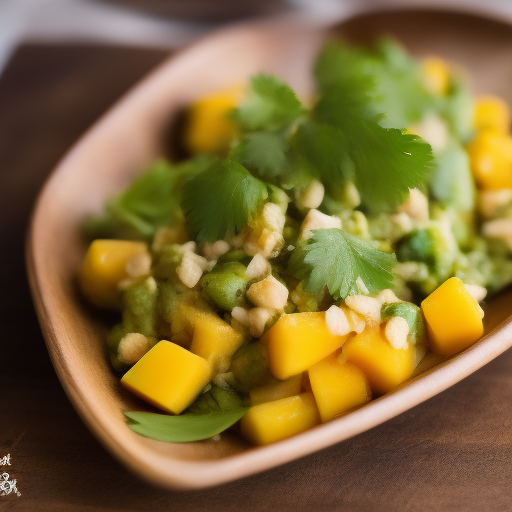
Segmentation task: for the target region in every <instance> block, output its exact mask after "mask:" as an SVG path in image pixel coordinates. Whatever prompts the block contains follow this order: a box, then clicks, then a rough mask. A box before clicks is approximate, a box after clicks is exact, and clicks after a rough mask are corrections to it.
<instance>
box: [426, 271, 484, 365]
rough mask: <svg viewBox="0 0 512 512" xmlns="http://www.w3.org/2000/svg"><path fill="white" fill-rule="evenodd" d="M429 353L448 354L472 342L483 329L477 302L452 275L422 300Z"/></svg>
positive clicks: (478, 336) (480, 334)
mask: <svg viewBox="0 0 512 512" xmlns="http://www.w3.org/2000/svg"><path fill="white" fill-rule="evenodd" d="M421 309H422V311H423V314H424V315H425V320H426V322H427V329H428V339H429V343H430V348H431V350H432V352H435V353H436V354H441V355H444V356H450V355H453V354H456V353H457V352H460V351H461V350H464V349H465V348H467V347H469V345H471V344H472V343H474V342H475V341H476V340H477V339H478V338H480V336H482V334H483V332H484V328H483V323H482V313H481V308H480V306H479V305H478V302H477V301H476V300H475V299H474V298H473V297H472V296H471V295H470V293H469V292H468V291H467V290H466V288H465V287H464V284H463V283H462V281H461V280H460V279H458V278H456V277H452V278H451V279H448V280H447V281H445V282H444V283H443V284H442V285H441V286H440V287H439V288H437V289H436V290H434V291H433V292H432V293H431V294H430V295H429V296H428V297H427V298H426V299H425V300H424V301H423V302H422V303H421Z"/></svg>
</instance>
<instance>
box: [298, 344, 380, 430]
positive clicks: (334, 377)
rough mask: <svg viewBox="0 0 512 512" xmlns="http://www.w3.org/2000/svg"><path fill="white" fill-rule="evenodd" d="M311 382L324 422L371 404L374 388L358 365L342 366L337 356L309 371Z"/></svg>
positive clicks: (321, 362)
mask: <svg viewBox="0 0 512 512" xmlns="http://www.w3.org/2000/svg"><path fill="white" fill-rule="evenodd" d="M308 374H309V381H310V382H311V388H312V390H313V395H314V397H315V401H316V405H317V407H318V410H319V412H320V417H321V418H322V421H323V422H325V421H329V420H330V419H332V418H334V417H335V416H338V415H339V414H342V413H344V412H346V411H348V410H350V409H353V408H354V407H357V406H358V405H361V404H364V403H366V402H368V401H369V400H371V398H372V392H371V389H370V384H369V382H368V379H367V378H366V376H365V375H364V373H363V372H362V371H361V370H360V369H359V368H358V367H357V366H355V365H353V364H351V363H348V362H340V361H339V354H338V352H335V353H334V354H331V355H330V356H327V357H326V358H325V359H322V360H321V361H320V362H318V363H316V364H315V365H314V366H312V367H311V368H310V369H309V370H308Z"/></svg>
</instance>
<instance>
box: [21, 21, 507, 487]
mask: <svg viewBox="0 0 512 512" xmlns="http://www.w3.org/2000/svg"><path fill="white" fill-rule="evenodd" d="M332 34H335V35H342V36H344V37H347V38H349V39H351V40H354V41H358V42H360V41H368V40H371V39H374V38H375V37H376V36H380V35H383V34H388V35H392V36H393V37H396V38H398V39H399V40H400V41H401V42H402V43H403V44H404V45H405V46H406V47H407V48H408V49H409V50H410V51H411V52H412V53H413V54H414V55H417V56H424V55H430V54H435V55H440V56H442V57H445V58H447V59H449V60H451V61H454V62H458V63H460V64H461V65H462V66H465V67H466V68H467V69H468V70H469V74H470V77H471V82H472V87H473V89H474V91H475V92H477V93H478V92H487V93H493V94H498V95H501V96H502V97H504V98H505V99H506V100H508V101H509V102H511V101H512V89H510V87H509V84H510V80H509V78H510V77H511V76H512V61H511V60H510V59H509V55H510V52H511V50H512V29H511V28H510V26H509V25H506V24H503V23H499V22H495V21H490V20H485V19H482V18H477V17H473V16H468V15H462V14H448V13H434V12H428V13H426V12H392V13H385V14H372V15H365V16H360V17H357V18H354V19H352V20H351V21H348V22H346V23H343V24H341V25H339V26H337V27H335V29H333V30H332V31H331V32H330V33H327V32H326V31H324V30H322V29H319V28H315V27H311V26H308V25H304V24H303V25H300V24H299V25H293V26H290V25H284V26H279V25H273V24H267V25H248V26H245V27H242V28H235V29H231V30H230V31H229V32H226V33H224V34H220V35H217V36H214V37H212V38H210V39H209V40H208V41H206V42H203V43H200V44H198V45H196V46H195V47H193V48H192V49H190V50H188V51H187V52H185V53H184V54H182V55H181V56H179V57H178V58H176V59H174V60H172V61H169V62H166V63H164V64H163V66H161V67H160V68H159V69H158V70H156V71H155V72H154V73H153V74H152V75H151V76H150V77H149V78H148V79H146V80H145V81H144V82H143V83H142V84H141V85H139V86H138V87H137V88H136V89H134V91H133V92H132V93H130V94H129V95H128V96H127V97H126V98H124V99H123V100H122V101H121V102H120V103H119V104H118V105H117V106H116V107H115V108H114V109H113V110H111V111H110V112H109V113H108V114H107V115H106V116H105V117H103V118H102V119H101V120H100V121H99V122H98V123H97V124H96V125H95V126H94V127H93V128H92V129H91V130H90V131H89V132H88V133H87V134H86V136H85V137H84V138H82V140H81V141H80V142H79V143H78V144H77V145H76V146H75V147H74V148H73V149H72V150H71V152H70V153H68V155H67V156H66V157H65V159H64V160H63V161H62V162H61V164H60V165H59V166H58V168H57V169H56V171H55V172H54V174H53V175H52V177H51V179H50V180H49V181H48V183H47V184H46V186H45V188H44V190H43V192H42V194H41V196H40V199H39V202H38V204H37V207H36V210H35V213H34V218H33V224H32V229H31V236H30V240H29V242H30V243H29V244H28V265H29V275H30V279H31V285H32V290H33V295H34V299H35V302H36V306H37V310H38V314H39V318H40V322H41V325H42V328H43V331H44V334H45V338H46V341H47V346H48V350H49V353H50V356H51V357H52V361H53V364H54V366H55V368H56V370H57V372H58V375H59V378H60V380H61V382H62V383H63V386H64V388H65V390H66V392H67V393H68V395H69V397H70V399H71V400H72V402H73V404H74V405H75V407H76V409H77V411H78V412H79V414H80V415H81V416H82V417H83V419H84V420H85V421H86V423H87V424H88V425H89V427H90V428H91V430H92V431H93V432H94V433H95V435H96V436H97V437H98V438H99V439H100V440H101V441H102V442H103V443H104V444H105V445H106V446H107V448H109V449H110V451H111V452H112V453H113V454H115V455H116V456H117V457H118V458H119V459H120V460H121V461H123V462H124V463H125V464H126V465H127V466H128V467H130V468H131V469H133V470H134V471H136V472H138V473H139V474H140V475H141V476H143V477H144V478H146V479H149V480H151V481H153V482H155V483H159V484H162V485H167V486H173V487H203V486H207V485H213V484H217V483H220V482H224V481H228V480H231V479H235V478H239V477H241V476H245V475H247V474H250V473H254V472H257V471H260V470H263V469H267V468H269V467H272V466H275V465H278V464H280V463H283V462H286V461H289V460H292V459H294V458H297V457H299V456H302V455H305V454H307V453H311V452H312V451H315V450H317V449H320V448H323V447H325V446H328V445H330V444H333V443H335V442H338V441H341V440H342V439H345V438H348V437H350V436H352V435H355V434H357V433H359V432H362V431H364V430H366V429H368V428H371V427H372V426H374V425H376V424H378V423H380V422H382V421H385V420H386V419H389V418H390V417H392V416H394V415H396V414H399V413H400V412H402V411H404V410H406V409H408V408H410V407H412V406H414V405H416V404H417V403H419V402H421V401H423V400H425V399H427V398H429V397H430V396H432V395H433V394H435V393H437V392H439V391H441V390H443V389H446V388H447V387H448V386H450V385H452V384H453V383H455V382H457V381H458V380H460V379H461V378H463V377H464V376H466V375H468V374H469V373H471V372H472V371H474V370H476V369H477V368H479V367H480V366H482V365H483V364H485V362H487V361H489V360H491V359H492V358H493V357H496V355H498V354H499V353H501V352H503V351H504V350H505V349H506V348H508V346H509V345H510V339H511V338H512V336H510V333H509V330H510V329H508V328H507V325H508V324H506V325H504V324H503V322H504V321H505V320H507V318H508V316H509V314H510V311H509V307H508V304H509V303H510V302H509V301H510V293H504V294H502V295H501V296H500V297H498V298H497V299H495V300H494V301H493V302H492V303H490V304H489V305H488V306H487V310H486V312H487V315H486V332H487V333H489V332H491V335H490V336H487V337H486V338H484V339H483V340H481V341H480V342H478V343H477V344H476V345H475V346H474V347H472V348H470V349H468V350H467V351H465V352H464V353H462V354H460V355H458V356H455V357H453V358H451V359H449V360H445V359H442V358H438V357H434V356H429V357H427V358H425V360H424V361H423V362H422V364H421V365H420V367H419V368H418V370H417V374H416V377H414V378H413V379H412V380H411V381H409V382H408V383H406V384H405V385H403V386H401V387H400V388H399V389H397V390H396V391H394V392H392V393H390V394H388V395H386V396H384V397H381V398H379V399H378V400H375V401H373V402H371V403H370V404H368V405H366V406H364V407H362V408H360V409H358V410H356V411H354V412H351V413H349V414H347V415H345V416H343V417H341V418H339V419H336V420H334V421H332V422H330V423H328V424H325V425H322V426H319V427H317V428H315V429H313V430H311V431H309V432H306V433H304V434H301V435H299V436H296V437H295V438H292V439H289V440H286V441H283V442H281V443H277V444H276V445H272V446H268V447H263V448H253V447H250V446H249V445H248V444H247V443H246V442H245V441H243V440H242V439H241V438H240V437H238V436H237V435H236V434H234V433H229V432H228V433H226V434H223V435H222V438H221V441H218V442H216V441H204V442H199V443H188V444H171V443H162V442H158V441H153V440H150V439H146V438H143V437H141V436H138V435H136V434H135V433H133V432H131V431H130V430H129V429H128V428H127V427H126V425H125V424H124V419H123V411H127V410H134V409H135V410H142V409H145V408H146V406H145V405H144V403H143V402H141V401H139V400H138V399H136V398H135V397H133V396H132V395H131V394H130V393H129V392H127V391H126V390H125V389H124V388H122V387H121V385H120V383H119V379H118V378H117V377H116V376H115V375H114V374H113V372H112V371H111V370H110V367H109V364H108V362H107V358H106V353H105V348H104V345H105V344H104V338H103V337H104V334H105V324H104V322H103V321H102V320H101V319H99V318H98V316H97V315H96V314H95V312H94V311H92V310H91V309H90V308H89V307H88V306H87V305H86V304H85V303H84V302H83V301H82V299H81V298H80V296H79V294H78V292H77V289H76V282H75V276H76V273H77V269H78V268H79V264H80V261H81V258H82V257H83V254H84V250H85V244H84V240H83V238H82V236H81V231H80V224H81V221H82V219H83V217H84V215H85V214H87V213H90V212H92V211H99V210H100V209H101V207H102V205H103V203H104V201H105V199H106V198H107V197H108V196H109V195H111V194H112V193H115V192H116V191H119V190H121V189H122V188H123V187H124V186H125V185H126V184H127V183H128V182H129V180H130V178H131V177H132V176H133V175H134V174H136V173H137V172H139V171H140V170H141V169H142V168H144V166H145V165H146V164H148V163H149V162H151V161H152V160H153V159H154V158H155V157H157V156H160V155H162V154H167V153H168V149H167V148H168V143H167V142H168V136H169V130H168V127H169V125H170V124H171V125H172V121H173V120H174V119H176V116H177V115H178V113H179V111H180V110H181V109H182V108H183V106H185V105H186V104H187V103H189V102H190V101H191V100H193V99H194V98H195V97H198V96H200V95H201V94H204V93H206V92H210V91H213V90H215V89H218V88H220V87H222V86H224V85H227V84H231V83H233V82H240V81H242V80H246V79H247V77H248V76H250V75H251V74H254V73H257V72H261V71H264V72H273V73H276V74H278V75H279V76H281V77H282V78H284V79H285V80H287V81H289V82H290V83H291V85H292V86H294V87H296V88H297V90H298V92H299V95H304V96H305V95H307V94H308V92H309V91H310V90H311V78H310V69H311V64H312V61H313V58H314V55H315V54H316V52H317V50H318V48H319V47H320V45H321V44H322V42H323V41H324V40H325V38H326V36H328V35H332ZM500 324H501V327H500V329H497V330H496V327H497V326H499V325H500Z"/></svg>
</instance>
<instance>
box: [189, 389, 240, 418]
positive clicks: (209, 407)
mask: <svg viewBox="0 0 512 512" xmlns="http://www.w3.org/2000/svg"><path fill="white" fill-rule="evenodd" d="M240 407H242V400H241V398H240V397H239V396H238V394H237V393H236V392H235V391H234V390H233V389H231V388H221V387H220V386H216V385H215V384H212V385H211V387H210V389H209V390H208V391H205V392H204V393H201V394H200V395H199V396H198V397H197V398H196V399H195V401H194V403H193V404H192V405H191V406H190V407H189V408H188V409H187V410H186V411H185V414H186V413H192V414H208V413H211V412H224V411H232V410H233V409H238V408H240Z"/></svg>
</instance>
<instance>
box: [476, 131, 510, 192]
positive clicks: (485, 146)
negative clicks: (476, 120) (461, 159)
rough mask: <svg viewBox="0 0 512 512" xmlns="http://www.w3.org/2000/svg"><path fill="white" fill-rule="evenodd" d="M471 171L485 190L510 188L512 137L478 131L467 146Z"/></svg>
mask: <svg viewBox="0 0 512 512" xmlns="http://www.w3.org/2000/svg"><path fill="white" fill-rule="evenodd" d="M466 149H467V152H468V155H469V161H470V165H471V171H472V172H473V176H474V177H475V181H476V182H477V184H478V186H479V187H481V188H483V189H485V190H498V189H501V188H512V137H511V136H509V135H504V134H502V133H498V132H494V131H483V132H480V133H479V134H478V135H477V136H476V137H475V138H474V139H473V140H472V141H471V142H470V143H469V144H468V146H467V148H466Z"/></svg>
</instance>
